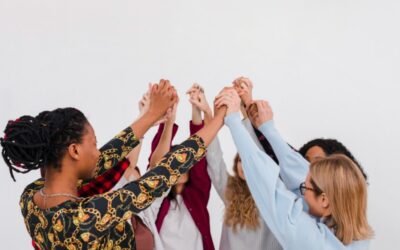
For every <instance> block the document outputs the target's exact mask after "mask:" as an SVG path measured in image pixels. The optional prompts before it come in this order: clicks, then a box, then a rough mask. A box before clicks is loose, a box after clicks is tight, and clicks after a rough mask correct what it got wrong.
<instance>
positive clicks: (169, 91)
mask: <svg viewBox="0 0 400 250" xmlns="http://www.w3.org/2000/svg"><path fill="white" fill-rule="evenodd" d="M177 101H178V95H177V93H176V90H175V88H174V87H173V86H171V84H170V82H169V81H168V80H163V79H161V80H160V82H159V83H158V84H154V85H153V86H152V87H151V92H150V106H149V110H148V112H149V113H150V114H152V115H153V116H154V118H155V120H156V121H157V120H159V119H161V118H162V117H163V116H164V115H165V114H166V112H167V110H168V109H169V108H172V107H173V105H174V104H175V103H176V102H177Z"/></svg>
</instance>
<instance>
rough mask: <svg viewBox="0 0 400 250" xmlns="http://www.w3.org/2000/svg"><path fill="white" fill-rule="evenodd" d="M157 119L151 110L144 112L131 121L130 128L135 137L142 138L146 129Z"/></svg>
mask: <svg viewBox="0 0 400 250" xmlns="http://www.w3.org/2000/svg"><path fill="white" fill-rule="evenodd" d="M158 119H159V117H157V116H156V115H154V114H152V113H151V112H149V111H148V112H146V113H145V114H143V116H141V117H140V118H139V119H138V120H136V121H135V122H133V123H132V125H131V128H132V130H133V132H134V134H135V135H136V137H137V138H142V137H143V136H144V134H146V132H147V130H149V128H150V127H151V126H153V124H154V123H155V122H156V121H157V120H158Z"/></svg>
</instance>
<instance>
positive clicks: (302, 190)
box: [299, 181, 323, 195]
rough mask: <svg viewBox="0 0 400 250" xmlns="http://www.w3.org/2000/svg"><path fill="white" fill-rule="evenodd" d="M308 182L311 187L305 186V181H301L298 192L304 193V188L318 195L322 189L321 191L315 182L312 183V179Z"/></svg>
mask: <svg viewBox="0 0 400 250" xmlns="http://www.w3.org/2000/svg"><path fill="white" fill-rule="evenodd" d="M310 182H311V185H312V186H313V188H310V187H307V186H306V183H305V182H302V183H301V184H300V186H299V190H300V194H301V195H304V194H305V192H306V190H309V191H313V192H314V193H315V194H316V195H320V194H322V193H323V191H322V190H321V189H319V188H318V187H317V185H315V184H314V183H313V181H310Z"/></svg>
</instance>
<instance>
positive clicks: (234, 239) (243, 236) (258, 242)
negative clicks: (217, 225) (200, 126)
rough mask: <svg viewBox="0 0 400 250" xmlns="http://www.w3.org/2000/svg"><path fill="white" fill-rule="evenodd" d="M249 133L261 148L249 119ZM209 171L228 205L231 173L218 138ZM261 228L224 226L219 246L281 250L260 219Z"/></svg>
mask: <svg viewBox="0 0 400 250" xmlns="http://www.w3.org/2000/svg"><path fill="white" fill-rule="evenodd" d="M243 125H244V126H245V127H246V128H247V130H248V133H249V134H250V136H251V137H252V139H253V141H254V142H255V143H256V145H257V146H258V147H259V148H262V147H261V144H260V142H259V141H258V139H257V136H256V134H255V132H254V129H253V127H252V125H251V123H250V121H249V120H248V119H246V120H244V121H243ZM206 157H207V169H208V174H209V176H210V178H211V181H212V183H213V186H214V188H215V189H216V191H217V193H218V195H219V196H220V198H221V199H222V201H223V202H224V204H225V205H226V200H225V190H226V186H227V183H228V177H229V173H228V172H227V170H226V164H225V162H224V159H223V153H222V149H221V145H220V143H219V140H218V138H217V137H216V138H215V139H214V140H213V142H212V143H211V144H210V145H209V146H208V148H207V155H206ZM259 220H260V227H259V228H258V229H257V230H250V229H246V228H242V229H239V228H238V229H237V231H236V232H234V231H233V228H232V227H230V226H227V225H225V223H224V224H223V226H222V235H221V241H220V245H219V249H220V250H247V249H251V250H281V249H282V247H281V246H280V244H279V242H278V241H277V239H276V238H275V236H274V235H273V234H272V232H271V231H270V229H269V228H268V226H267V225H266V223H265V222H264V220H262V219H261V218H259Z"/></svg>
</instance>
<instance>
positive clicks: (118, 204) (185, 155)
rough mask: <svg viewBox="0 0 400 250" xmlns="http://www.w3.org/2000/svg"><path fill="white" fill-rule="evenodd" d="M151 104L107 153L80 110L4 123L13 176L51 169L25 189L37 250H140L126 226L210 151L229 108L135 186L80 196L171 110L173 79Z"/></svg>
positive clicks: (23, 201)
mask: <svg viewBox="0 0 400 250" xmlns="http://www.w3.org/2000/svg"><path fill="white" fill-rule="evenodd" d="M150 98H151V105H150V108H149V110H148V111H147V112H146V113H145V114H144V115H143V116H142V117H141V118H140V119H138V120H137V121H136V122H134V123H133V124H132V125H131V126H129V127H128V128H126V129H125V130H123V131H122V132H120V133H119V134H118V135H117V136H116V137H115V138H114V139H113V140H112V141H110V142H109V143H108V144H107V148H106V149H105V150H104V151H103V153H102V154H100V153H99V151H98V150H97V148H96V137H95V134H94V131H93V128H92V127H91V125H90V123H89V122H88V121H87V119H86V117H85V116H84V115H83V114H82V112H80V111H79V110H76V109H72V108H64V109H57V110H54V111H48V112H44V113H41V114H40V115H39V116H37V117H30V116H23V117H21V118H20V119H19V120H16V121H14V122H10V123H9V124H8V125H7V127H6V129H5V136H4V138H2V139H1V145H2V147H3V150H2V155H3V158H4V160H5V162H6V163H7V166H8V167H9V168H10V172H11V173H12V176H13V172H14V171H16V172H22V173H25V172H29V171H31V170H35V169H39V168H41V167H44V168H45V169H46V171H45V178H41V179H38V180H37V181H35V182H33V183H31V184H30V185H28V186H27V187H26V189H25V190H24V192H23V193H22V196H21V201H20V206H21V211H22V215H23V217H24V221H25V225H26V227H27V230H28V232H29V234H30V235H31V237H32V238H33V240H34V241H35V242H36V243H37V245H38V247H39V248H40V249H113V248H117V249H135V248H136V246H135V238H134V233H133V231H132V229H131V227H130V226H129V225H128V222H127V221H128V220H129V219H130V218H131V217H132V215H133V214H136V213H138V212H140V211H142V210H144V209H146V208H147V207H148V206H149V205H150V204H151V203H152V202H153V201H154V199H155V198H156V197H160V196H161V195H162V194H163V193H164V192H165V191H167V190H168V189H169V188H170V187H171V186H172V185H174V184H175V183H176V182H177V180H178V179H179V177H180V176H181V175H182V174H184V173H186V172H187V171H189V169H190V168H191V167H192V166H193V165H194V164H195V163H197V162H198V161H199V160H201V159H202V158H203V157H204V154H205V147H206V146H207V145H208V144H209V143H210V141H211V140H212V139H213V137H214V136H215V134H216V133H217V131H218V130H219V129H220V128H221V126H222V124H223V117H224V115H225V111H226V108H220V109H216V116H215V117H214V119H213V120H212V121H211V122H210V123H209V124H208V125H207V126H205V127H204V128H203V129H201V130H200V131H198V132H197V133H196V134H195V135H193V136H191V137H190V138H189V139H188V140H186V141H184V142H183V143H182V144H180V145H177V146H176V147H175V148H174V150H172V151H170V152H169V153H167V154H166V155H165V156H164V157H163V159H162V160H161V161H160V162H159V163H158V164H157V167H155V168H154V169H152V170H151V171H149V172H147V173H146V174H145V175H143V176H142V177H141V178H140V179H138V180H137V181H134V182H130V183H128V184H126V185H125V186H124V187H123V188H121V189H118V190H116V191H113V192H107V193H104V194H99V195H95V196H92V197H87V198H80V197H78V192H77V184H78V182H79V180H82V182H87V181H89V180H91V179H92V178H93V177H95V176H98V175H100V174H102V173H103V172H104V171H105V170H106V169H107V168H109V167H111V166H112V165H113V164H114V163H115V162H119V161H120V160H121V159H123V158H124V157H125V156H126V155H127V154H128V153H129V152H130V151H131V150H132V149H133V148H134V147H135V146H137V145H138V143H139V139H138V138H141V137H142V136H143V135H144V134H145V132H146V131H147V130H148V129H149V127H151V126H152V125H153V124H154V123H155V122H156V121H157V120H159V119H160V118H161V117H162V116H163V115H164V114H165V113H166V111H167V109H169V108H170V107H172V106H173V104H174V103H175V102H176V93H175V91H174V89H173V88H172V87H171V85H170V84H169V81H165V80H161V81H160V83H159V84H155V85H154V86H153V87H152V91H151V96H150ZM96 162H102V164H97V165H96ZM95 166H104V167H101V168H97V167H95Z"/></svg>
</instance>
